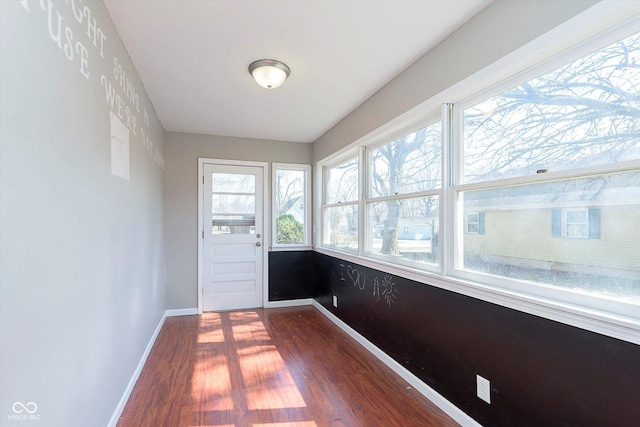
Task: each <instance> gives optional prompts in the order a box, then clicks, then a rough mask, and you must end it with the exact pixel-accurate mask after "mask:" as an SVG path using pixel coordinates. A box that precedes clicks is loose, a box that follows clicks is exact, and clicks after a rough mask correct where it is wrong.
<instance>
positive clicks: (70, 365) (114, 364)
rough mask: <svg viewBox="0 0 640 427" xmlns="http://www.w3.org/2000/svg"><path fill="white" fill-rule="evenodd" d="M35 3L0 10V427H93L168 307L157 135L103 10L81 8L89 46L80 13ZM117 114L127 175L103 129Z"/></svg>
mask: <svg viewBox="0 0 640 427" xmlns="http://www.w3.org/2000/svg"><path fill="white" fill-rule="evenodd" d="M75 3H78V2H75ZM75 3H74V4H75ZM42 5H43V6H44V9H43V7H41V3H40V2H31V1H30V2H18V1H2V2H0V19H1V22H0V29H1V37H0V55H1V56H0V93H1V97H0V123H1V134H0V235H1V239H0V316H1V317H0V327H1V336H2V345H1V348H0V378H1V382H0V384H1V385H0V424H1V425H3V426H13V425H21V426H25V425H39V426H65V427H73V426H82V427H85V426H100V427H104V426H105V425H106V424H107V423H108V422H109V419H110V418H111V416H112V414H113V412H114V409H115V408H116V406H117V404H118V402H119V400H120V398H121V396H122V394H123V392H124V391H125V389H126V386H127V384H128V382H129V380H130V379H131V376H132V374H133V372H134V371H135V368H136V366H137V364H138V362H139V361H140V358H141V356H142V354H143V352H144V350H145V348H146V346H147V344H148V342H149V340H150V338H151V336H152V334H153V332H154V330H155V328H156V327H157V325H158V323H159V321H160V319H161V317H162V314H163V313H164V310H165V285H164V282H165V279H164V265H163V263H164V252H163V246H164V241H163V229H162V218H163V215H162V208H163V206H162V186H163V169H162V167H161V165H160V164H159V163H162V161H160V159H161V156H162V150H163V143H162V140H163V130H162V127H161V126H160V124H159V122H158V120H157V119H156V116H155V112H154V111H153V106H152V105H151V103H150V102H149V100H148V99H147V96H146V94H145V92H144V88H143V87H142V85H141V84H140V82H139V79H138V77H137V75H136V73H135V70H134V69H133V66H132V65H131V63H130V61H129V57H128V55H127V53H126V51H125V50H124V48H123V46H122V44H121V41H120V39H119V37H118V35H117V32H116V30H115V28H114V27H113V25H112V23H111V19H110V17H109V15H108V13H107V11H106V9H105V7H104V5H103V3H102V2H87V1H85V2H84V3H82V5H84V6H86V7H87V8H88V12H89V13H90V16H91V21H90V22H91V24H92V25H93V19H94V18H95V20H96V22H95V23H96V37H95V45H94V37H93V34H90V36H88V35H87V19H86V17H83V15H82V11H79V10H76V12H77V13H78V14H77V16H79V17H80V20H81V21H82V23H81V22H79V21H78V19H77V18H76V17H75V16H76V15H74V11H73V9H72V4H71V3H67V2H64V1H60V2H49V1H48V0H45V1H44V2H42ZM49 13H50V15H51V17H52V19H51V24H49V21H48V16H49ZM59 23H60V26H59ZM58 28H60V35H61V37H60V41H59V42H58ZM103 35H104V36H103ZM70 40H71V43H72V44H69V41H70ZM114 58H117V61H118V62H119V63H120V64H121V65H122V66H123V67H124V70H125V72H126V75H127V76H128V77H129V79H130V81H131V84H132V85H131V86H130V93H132V92H131V89H135V93H134V94H133V99H134V101H133V102H131V101H123V99H124V98H125V97H126V88H127V82H126V80H125V82H124V89H123V88H122V87H121V86H120V83H119V80H118V79H116V77H115V74H114ZM109 85H112V87H114V91H115V92H114V106H113V108H111V106H110V105H108V104H107V102H106V100H107V97H106V91H105V86H107V88H108V86H109ZM116 94H117V95H118V97H119V98H120V100H121V102H122V110H121V111H119V110H118V104H117V103H118V101H117V99H116V97H115V95H116ZM135 94H137V96H138V104H137V105H139V109H140V111H138V108H137V107H136V104H135ZM127 108H128V109H129V113H131V111H133V117H135V120H136V129H135V132H136V134H134V133H133V127H131V131H129V132H128V133H129V137H130V141H129V144H130V147H129V157H130V164H129V179H128V180H127V179H124V178H121V177H120V176H116V175H113V174H112V173H111V130H110V123H111V119H110V111H113V112H114V113H116V114H118V113H121V114H122V122H124V124H125V125H126V123H127V117H126V109H127ZM144 109H146V110H147V112H148V115H149V125H148V126H147V125H146V124H145V123H144ZM129 117H131V115H130V116H129ZM129 123H130V124H131V125H132V124H133V122H132V121H131V119H130V120H129ZM142 129H145V132H146V134H147V135H148V136H149V137H150V141H152V142H153V146H151V144H150V143H145V144H143V143H142V134H141V132H142ZM125 133H126V132H125ZM122 175H124V174H122ZM16 402H20V403H22V404H24V405H27V404H28V403H29V402H33V403H34V404H35V405H37V411H36V412H35V413H34V414H33V417H39V421H38V422H35V421H34V422H25V421H19V420H12V419H11V417H12V416H15V415H18V414H15V413H14V411H13V410H12V407H13V406H14V403H16ZM16 408H17V409H18V411H20V410H21V407H20V406H17V407H16ZM28 408H29V409H30V410H33V409H34V408H35V406H34V405H29V407H28ZM22 415H28V413H27V412H22Z"/></svg>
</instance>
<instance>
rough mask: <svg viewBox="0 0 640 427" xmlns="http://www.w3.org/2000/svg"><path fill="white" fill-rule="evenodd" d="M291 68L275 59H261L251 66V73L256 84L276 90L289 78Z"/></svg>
mask: <svg viewBox="0 0 640 427" xmlns="http://www.w3.org/2000/svg"><path fill="white" fill-rule="evenodd" d="M290 72H291V70H289V67H287V66H286V64H283V63H282V62H280V61H276V60H275V59H260V60H258V61H254V62H252V63H251V65H249V73H251V75H252V76H253V78H254V79H255V80H256V82H257V83H258V84H259V85H260V86H262V87H264V88H267V89H275V88H277V87H278V86H280V85H281V84H282V83H284V81H285V80H286V79H287V77H289V73H290Z"/></svg>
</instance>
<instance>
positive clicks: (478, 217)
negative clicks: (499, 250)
mask: <svg viewBox="0 0 640 427" xmlns="http://www.w3.org/2000/svg"><path fill="white" fill-rule="evenodd" d="M471 215H475V216H476V219H475V221H470V220H469V217H470V216H471ZM472 224H475V226H476V230H475V231H471V230H469V226H470V225H472ZM464 229H465V233H467V234H479V233H480V212H467V214H466V215H465V223H464Z"/></svg>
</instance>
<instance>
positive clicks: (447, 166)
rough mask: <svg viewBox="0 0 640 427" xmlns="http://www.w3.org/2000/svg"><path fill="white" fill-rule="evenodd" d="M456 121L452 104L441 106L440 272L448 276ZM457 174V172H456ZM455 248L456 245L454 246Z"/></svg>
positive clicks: (453, 214)
mask: <svg viewBox="0 0 640 427" xmlns="http://www.w3.org/2000/svg"><path fill="white" fill-rule="evenodd" d="M456 122H457V121H456V120H455V115H454V108H453V104H443V105H442V199H443V200H442V201H441V203H440V230H442V231H441V233H440V247H439V251H440V259H441V260H442V271H443V273H444V274H445V275H450V274H451V272H452V270H453V268H454V265H455V261H456V260H455V250H456V249H455V247H454V241H455V238H456V237H455V224H456V221H455V218H456V215H457V214H456V210H455V209H456V205H455V192H454V187H453V185H454V183H455V182H456V181H457V180H456V179H455V176H454V174H455V173H456V171H457V169H458V168H456V166H457V165H458V164H459V161H458V160H457V158H456V156H455V153H456V151H458V150H455V149H454V147H456V146H460V144H459V143H458V134H459V132H456V130H457V128H456ZM457 173H459V172H457ZM456 246H457V245H456Z"/></svg>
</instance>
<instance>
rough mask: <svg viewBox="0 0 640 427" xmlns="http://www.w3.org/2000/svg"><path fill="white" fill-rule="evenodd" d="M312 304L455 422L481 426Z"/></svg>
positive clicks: (334, 318)
mask: <svg viewBox="0 0 640 427" xmlns="http://www.w3.org/2000/svg"><path fill="white" fill-rule="evenodd" d="M313 306H314V307H315V308H317V309H318V311H320V312H321V313H322V314H324V315H325V316H326V317H327V318H328V319H329V320H331V321H332V322H333V323H335V324H336V325H337V326H338V327H339V328H340V329H342V330H343V331H345V332H346V333H347V334H349V336H350V337H351V338H353V339H354V340H356V341H357V342H358V343H359V344H360V345H362V346H363V347H364V348H365V349H367V350H368V351H369V352H370V353H371V354H373V355H374V356H375V357H377V358H378V359H380V361H382V363H384V364H385V365H387V366H388V367H389V368H391V369H392V370H393V371H394V372H395V373H396V374H398V375H399V376H400V377H401V378H402V379H404V380H405V381H406V382H408V383H409V384H411V386H412V387H413V388H414V389H416V390H417V391H418V392H420V393H421V394H422V395H423V396H424V397H426V398H427V399H429V400H430V401H431V402H433V404H435V405H436V406H437V407H438V408H440V409H442V410H443V411H444V412H445V413H446V414H447V415H449V416H450V417H451V418H453V419H454V420H455V421H456V422H457V423H459V424H460V425H462V426H463V427H482V425H481V424H479V423H478V422H477V421H476V420H474V419H473V418H471V417H470V416H469V415H467V414H466V413H464V412H463V411H462V410H461V409H459V408H458V407H457V406H455V405H454V404H453V403H451V402H449V401H448V400H447V399H445V398H444V397H442V396H441V395H440V394H439V393H438V392H436V391H435V390H434V389H432V388H431V387H429V386H428V385H426V384H425V383H424V382H422V380H420V378H418V377H416V376H415V375H414V374H412V373H411V372H410V371H409V370H408V369H407V368H405V367H404V366H402V365H401V364H399V363H398V362H396V361H395V360H394V359H393V358H391V356H389V355H388V354H386V353H385V352H383V351H382V350H380V349H379V348H378V347H376V346H375V345H373V344H372V343H371V342H370V341H369V340H367V339H366V338H365V337H363V336H362V335H360V334H359V333H358V332H357V331H356V330H355V329H353V328H351V327H350V326H349V325H347V324H346V323H344V322H343V321H342V320H340V319H339V318H337V317H336V316H335V315H334V314H333V313H331V312H330V311H329V310H327V309H326V308H324V307H323V306H322V305H321V304H320V303H318V302H317V301H315V300H313Z"/></svg>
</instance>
